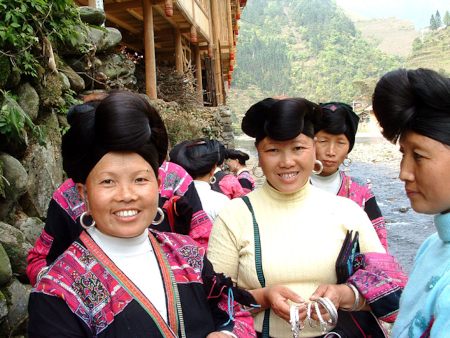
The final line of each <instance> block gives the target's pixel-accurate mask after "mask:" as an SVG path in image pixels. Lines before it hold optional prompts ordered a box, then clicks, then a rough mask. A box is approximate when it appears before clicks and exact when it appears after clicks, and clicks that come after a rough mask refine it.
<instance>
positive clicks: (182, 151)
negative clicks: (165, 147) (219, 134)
mask: <svg viewBox="0 0 450 338" xmlns="http://www.w3.org/2000/svg"><path fill="white" fill-rule="evenodd" d="M221 151H222V150H221V143H220V142H219V141H217V140H208V139H205V138H200V139H196V140H189V141H183V142H181V143H178V144H177V145H175V147H173V148H172V150H171V151H170V153H169V157H170V161H171V162H173V163H176V164H178V165H180V166H182V167H183V168H184V169H185V170H186V171H187V173H188V174H189V175H191V176H192V178H193V179H196V178H198V177H202V176H205V175H206V174H208V173H209V172H211V170H212V169H213V168H214V166H215V165H217V164H218V163H219V162H220V161H221V160H222V162H223V158H224V157H222V156H224V155H223V154H221Z"/></svg>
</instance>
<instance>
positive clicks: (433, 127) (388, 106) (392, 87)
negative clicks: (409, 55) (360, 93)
mask: <svg viewBox="0 0 450 338" xmlns="http://www.w3.org/2000/svg"><path fill="white" fill-rule="evenodd" d="M372 103H373V110H374V113H375V116H376V118H377V120H378V122H379V123H380V126H381V128H382V133H383V136H384V137H385V138H386V139H388V140H389V141H391V142H393V143H395V142H397V140H398V139H399V138H400V137H401V136H402V134H404V133H405V132H407V131H413V132H416V133H418V134H421V135H424V136H427V137H429V138H432V139H434V140H436V141H439V142H441V143H444V144H447V145H450V78H448V77H445V76H444V75H441V74H439V73H438V72H436V71H434V70H431V69H426V68H418V69H403V68H400V69H396V70H393V71H390V72H388V73H386V74H385V75H383V77H382V78H381V79H380V80H379V81H378V83H377V85H376V86H375V91H374V93H373V98H372Z"/></svg>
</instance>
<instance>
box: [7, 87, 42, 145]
mask: <svg viewBox="0 0 450 338" xmlns="http://www.w3.org/2000/svg"><path fill="white" fill-rule="evenodd" d="M0 94H1V96H3V103H2V105H1V107H0V134H3V135H5V137H6V139H7V140H8V142H19V143H25V144H26V143H27V129H28V130H30V131H31V133H32V135H33V136H35V137H36V138H37V139H38V141H39V144H40V145H45V132H44V130H43V129H42V128H41V127H39V126H36V125H35V124H34V123H33V121H31V119H30V117H29V116H28V115H27V114H26V113H25V112H24V111H23V110H22V109H19V108H17V107H18V105H17V102H16V100H15V98H14V97H13V96H12V95H11V94H10V93H9V92H7V91H3V90H2V91H0Z"/></svg>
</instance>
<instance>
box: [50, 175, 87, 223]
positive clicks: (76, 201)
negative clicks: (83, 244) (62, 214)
mask: <svg viewBox="0 0 450 338" xmlns="http://www.w3.org/2000/svg"><path fill="white" fill-rule="evenodd" d="M53 199H54V200H55V201H56V202H57V203H58V204H59V206H60V207H61V208H63V209H64V210H65V211H66V212H67V214H69V216H70V217H71V218H72V219H73V220H74V221H76V219H77V218H78V217H79V216H80V215H81V214H82V213H83V212H84V211H85V206H84V203H83V200H82V199H81V196H80V194H79V193H78V191H77V188H76V186H75V183H74V181H72V179H70V178H69V179H68V180H66V181H64V182H63V184H61V185H60V186H59V188H58V189H56V191H55V192H54V193H53Z"/></svg>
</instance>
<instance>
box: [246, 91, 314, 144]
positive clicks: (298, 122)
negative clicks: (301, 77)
mask: <svg viewBox="0 0 450 338" xmlns="http://www.w3.org/2000/svg"><path fill="white" fill-rule="evenodd" d="M320 115H321V109H320V107H319V106H318V105H317V104H315V103H313V102H311V101H308V100H306V99H304V98H288V99H281V100H280V99H273V98H267V99H264V100H262V101H259V102H258V103H255V104H254V105H253V106H251V107H250V109H249V110H247V112H246V113H245V116H244V118H243V119H242V125H241V127H242V131H243V132H244V133H245V134H247V135H248V136H250V137H254V138H255V143H256V144H258V143H259V142H260V141H261V140H262V139H263V138H265V137H270V138H271V139H274V140H277V141H286V140H291V139H293V138H295V137H297V136H298V135H300V134H301V133H302V134H305V135H306V136H309V137H311V138H314V124H315V123H317V121H318V119H319V118H320Z"/></svg>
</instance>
